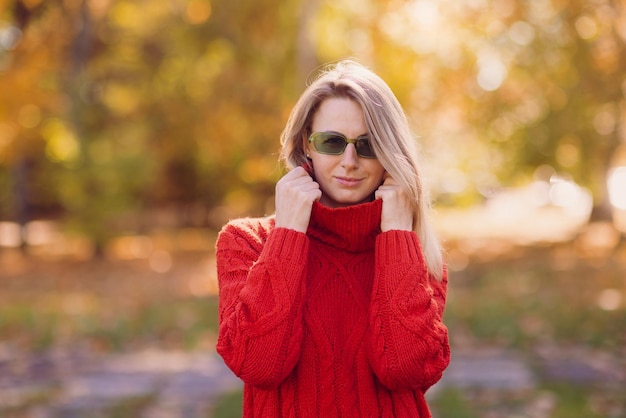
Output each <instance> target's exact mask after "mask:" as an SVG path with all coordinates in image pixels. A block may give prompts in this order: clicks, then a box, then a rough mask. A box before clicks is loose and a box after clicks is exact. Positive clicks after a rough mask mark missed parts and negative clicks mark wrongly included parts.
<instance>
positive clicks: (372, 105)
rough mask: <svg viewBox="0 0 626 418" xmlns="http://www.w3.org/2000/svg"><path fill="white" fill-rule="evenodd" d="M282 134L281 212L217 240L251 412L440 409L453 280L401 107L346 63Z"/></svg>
mask: <svg viewBox="0 0 626 418" xmlns="http://www.w3.org/2000/svg"><path fill="white" fill-rule="evenodd" d="M281 143H282V151H281V156H282V159H283V161H284V162H285V165H286V166H287V167H288V168H289V169H290V170H289V172H288V173H287V174H286V175H285V176H284V177H282V178H281V179H280V180H279V181H278V183H277V185H276V196H275V199H276V213H275V214H274V215H273V216H270V217H266V218H258V219H239V220H235V221H231V222H229V223H228V224H227V225H226V226H225V227H224V228H223V229H222V231H221V232H220V235H219V237H218V241H217V267H218V280H219V286H220V308H219V309H220V314H219V320H220V329H219V338H218V343H217V350H218V352H219V353H220V355H221V356H222V357H223V358H224V360H225V362H226V364H227V365H228V366H229V367H230V368H231V369H232V371H233V372H234V373H235V374H236V375H237V376H239V377H240V378H241V379H242V380H243V382H244V405H243V412H244V417H320V418H321V417H323V418H327V417H412V418H415V417H430V416H431V414H430V411H429V408H428V406H427V404H426V401H425V398H424V393H425V392H426V390H427V389H428V388H429V387H430V386H432V385H433V384H434V383H436V382H437V381H438V380H439V379H440V378H441V376H442V373H443V371H444V370H445V368H446V367H447V365H448V363H449V359H450V347H449V343H448V333H447V328H446V327H445V325H444V324H443V322H442V316H443V311H444V306H445V300H446V289H447V281H448V280H447V270H446V268H445V264H444V262H443V260H442V256H441V250H440V246H439V244H438V241H437V239H436V237H435V234H434V233H433V231H432V227H431V225H430V223H429V219H428V212H429V203H428V197H427V195H426V192H425V190H424V186H423V184H422V180H421V177H420V172H419V164H418V152H417V149H416V144H415V140H414V138H413V136H412V134H411V131H410V128H409V123H408V121H407V119H406V116H405V114H404V112H403V110H402V108H401V107H400V105H399V103H398V101H397V99H396V98H395V96H394V94H393V93H392V92H391V90H390V89H389V87H388V86H387V84H386V83H385V82H384V81H383V80H382V79H381V78H380V77H379V76H377V75H376V74H375V73H373V72H372V71H370V70H368V69H366V68H365V67H363V66H361V65H359V64H357V63H355V62H352V61H342V62H339V63H338V64H336V65H335V66H332V67H329V68H327V69H326V70H325V71H323V72H322V73H321V74H320V76H319V77H318V78H317V79H316V80H315V81H314V82H313V83H311V85H310V86H309V87H308V88H307V89H306V90H305V91H304V93H303V94H302V96H301V97H300V99H299V101H298V102H297V103H296V105H295V107H294V109H293V110H292V112H291V115H290V117H289V120H288V122H287V125H286V127H285V130H284V131H283V133H282V136H281Z"/></svg>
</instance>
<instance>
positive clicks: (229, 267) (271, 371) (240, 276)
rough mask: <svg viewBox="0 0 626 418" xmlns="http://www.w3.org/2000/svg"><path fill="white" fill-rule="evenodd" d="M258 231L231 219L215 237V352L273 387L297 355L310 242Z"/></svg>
mask: <svg viewBox="0 0 626 418" xmlns="http://www.w3.org/2000/svg"><path fill="white" fill-rule="evenodd" d="M258 235H259V234H258V233H257V232H256V231H254V230H253V229H252V228H246V227H245V226H244V225H242V224H240V225H237V226H236V225H234V224H232V223H231V224H229V225H227V226H226V227H225V228H224V229H223V230H222V232H221V233H220V235H219V237H218V240H217V245H216V247H217V272H218V281H219V289H220V296H219V322H220V324H219V337H218V342H217V351H218V353H219V354H220V355H221V356H222V357H223V358H224V361H225V362H226V364H227V365H228V366H229V367H230V368H231V370H232V371H233V372H234V373H235V374H236V375H237V376H239V377H240V378H241V379H242V380H243V381H244V382H246V383H249V384H252V385H257V386H264V387H275V386H278V385H279V384H280V383H281V382H282V381H283V380H284V379H285V378H286V377H287V375H289V373H290V372H291V371H292V370H293V367H294V366H295V364H296V363H297V361H298V358H299V356H300V344H301V341H302V305H303V298H304V282H305V281H304V275H305V270H304V269H305V265H306V259H307V256H306V254H307V253H308V245H309V243H308V238H307V237H306V235H305V234H303V233H301V232H297V231H294V230H290V229H286V228H276V229H273V230H272V231H271V232H270V233H269V234H268V235H267V236H266V237H263V238H262V239H260V238H259V237H258ZM265 239H266V241H265ZM263 241H265V242H263Z"/></svg>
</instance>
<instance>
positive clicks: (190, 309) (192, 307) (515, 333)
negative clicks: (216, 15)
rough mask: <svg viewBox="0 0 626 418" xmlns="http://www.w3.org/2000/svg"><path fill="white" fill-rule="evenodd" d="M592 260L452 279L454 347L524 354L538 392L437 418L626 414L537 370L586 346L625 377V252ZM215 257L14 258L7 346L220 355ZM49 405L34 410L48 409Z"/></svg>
mask: <svg viewBox="0 0 626 418" xmlns="http://www.w3.org/2000/svg"><path fill="white" fill-rule="evenodd" d="M0 255H1V253H0ZM584 255H585V254H582V255H581V254H579V253H576V249H575V248H574V247H573V246H572V244H564V245H562V246H555V247H546V248H526V249H522V250H518V251H512V252H510V253H507V254H506V255H505V256H499V257H497V258H492V259H489V260H483V259H478V258H476V259H474V258H473V255H471V254H470V255H469V261H470V262H469V264H468V266H467V267H466V268H465V269H463V270H461V271H452V272H451V274H450V286H449V299H448V306H447V310H446V314H445V322H446V324H447V325H448V328H449V330H450V336H451V342H452V344H453V347H454V346H457V347H459V346H461V347H462V346H463V345H466V344H467V345H471V346H497V347H504V348H509V349H513V350H515V351H517V352H521V353H522V354H523V355H524V357H525V358H527V359H528V361H529V364H530V366H531V367H535V369H534V372H535V375H536V376H537V377H538V383H537V386H536V387H535V388H533V389H531V390H524V391H512V392H507V391H504V390H499V391H494V390H486V389H476V388H472V389H462V390H460V389H457V388H445V389H443V390H441V391H440V392H438V393H437V395H436V396H434V397H433V398H432V399H431V401H430V402H431V406H432V409H433V412H434V414H435V416H436V417H437V418H463V417H467V418H474V417H488V418H496V417H513V416H514V417H529V418H530V417H532V418H541V417H549V418H570V417H589V418H612V417H622V416H626V401H624V400H623V399H622V398H623V396H622V391H623V388H620V387H616V386H615V385H613V386H611V385H610V384H602V382H595V381H594V382H584V381H583V382H578V383H576V384H573V383H572V382H566V381H562V380H558V379H555V378H554V377H551V376H550V375H548V374H546V373H544V370H542V367H541V363H540V361H539V359H540V358H541V356H542V350H544V349H545V348H546V347H548V348H550V347H552V349H556V350H557V352H558V350H561V349H563V348H581V349H583V351H584V352H588V353H599V355H602V356H607V357H608V358H612V359H618V363H616V364H615V368H617V369H621V370H626V363H625V361H624V359H626V332H625V331H624V330H626V248H624V245H623V244H622V247H620V248H618V249H616V250H615V252H613V253H612V254H610V256H606V257H604V258H603V259H598V258H590V257H584ZM209 256H210V254H209V255H207V254H204V253H203V254H199V253H195V254H175V255H174V263H173V267H172V269H171V270H170V271H169V272H168V273H167V274H161V273H155V272H154V271H152V270H151V269H150V268H149V265H148V263H147V262H145V261H141V260H134V261H116V262H104V261H88V262H73V261H68V260H60V261H59V260H57V261H54V260H48V261H46V260H33V259H30V258H28V257H27V258H24V257H22V256H19V255H15V254H12V255H10V256H7V255H6V254H4V255H3V256H2V260H0V261H2V265H3V267H5V268H4V270H3V271H2V272H0V281H1V282H2V284H3V287H4V289H3V292H2V294H0V341H3V342H4V344H10V345H13V346H16V347H19V348H20V349H21V350H23V351H25V352H36V351H40V350H48V349H51V348H58V347H66V346H72V345H76V344H80V345H83V346H87V347H89V348H90V349H93V350H100V351H130V350H135V349H140V348H145V347H154V346H159V347H162V348H166V349H167V348H175V349H183V350H198V349H200V350H205V349H213V347H214V344H215V339H216V333H217V299H216V296H215V295H211V294H208V293H206V292H198V291H197V289H196V288H197V286H195V285H197V283H198V280H199V278H200V280H206V281H210V280H213V279H214V274H215V273H214V271H213V270H211V268H207V266H210V265H211V263H210V260H209V259H208V257H209ZM7 260H8V261H7ZM12 263H13V264H12ZM194 286H195V287H194ZM194 289H196V290H194ZM607 291H608V293H607ZM606 295H609V296H612V297H613V303H609V302H611V300H610V298H609V299H608V302H607V300H606V297H605V296H606ZM616 297H617V300H618V303H617V304H616V303H614V302H615V298H616ZM603 298H604V299H603ZM622 383H623V382H622ZM46 397H48V395H47V394H45V393H44V394H39V395H37V396H36V397H35V398H32V399H28V400H27V402H28V404H29V405H32V404H33V403H34V404H40V403H41V402H44V401H45V398H46ZM150 401H151V400H150V399H139V400H129V401H128V402H127V403H124V404H120V405H117V406H116V407H115V409H114V410H112V411H111V413H112V414H114V415H111V416H115V417H119V418H125V417H132V416H136V415H137V411H139V410H140V409H142V408H144V407H146V405H147V404H149V402H150ZM26 406H28V405H26ZM11 411H14V413H11ZM19 411H20V406H19V405H18V406H13V407H12V409H11V410H9V409H6V408H5V409H2V408H0V416H10V417H13V416H16V417H17V416H20V415H19V414H18V412H19ZM213 416H216V417H217V416H219V417H225V418H228V417H231V416H232V417H235V416H241V393H240V392H233V393H228V394H226V395H225V396H224V397H223V398H222V399H220V400H219V402H218V403H217V404H216V405H215V409H214V411H213Z"/></svg>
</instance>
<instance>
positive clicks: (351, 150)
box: [341, 144, 359, 167]
mask: <svg viewBox="0 0 626 418" xmlns="http://www.w3.org/2000/svg"><path fill="white" fill-rule="evenodd" d="M341 165H342V166H343V167H356V166H358V165H359V156H358V155H357V153H356V147H355V146H354V144H348V145H347V146H346V149H345V151H344V152H343V155H342V156H341Z"/></svg>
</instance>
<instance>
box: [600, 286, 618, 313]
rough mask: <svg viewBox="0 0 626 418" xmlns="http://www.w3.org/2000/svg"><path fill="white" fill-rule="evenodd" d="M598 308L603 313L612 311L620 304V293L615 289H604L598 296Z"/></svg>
mask: <svg viewBox="0 0 626 418" xmlns="http://www.w3.org/2000/svg"><path fill="white" fill-rule="evenodd" d="M597 301H598V306H599V307H600V308H601V309H603V310H605V311H614V310H616V309H618V308H619V307H620V305H621V303H622V293H621V292H620V291H619V290H617V289H604V290H603V291H602V292H600V294H599V295H598V300H597Z"/></svg>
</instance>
